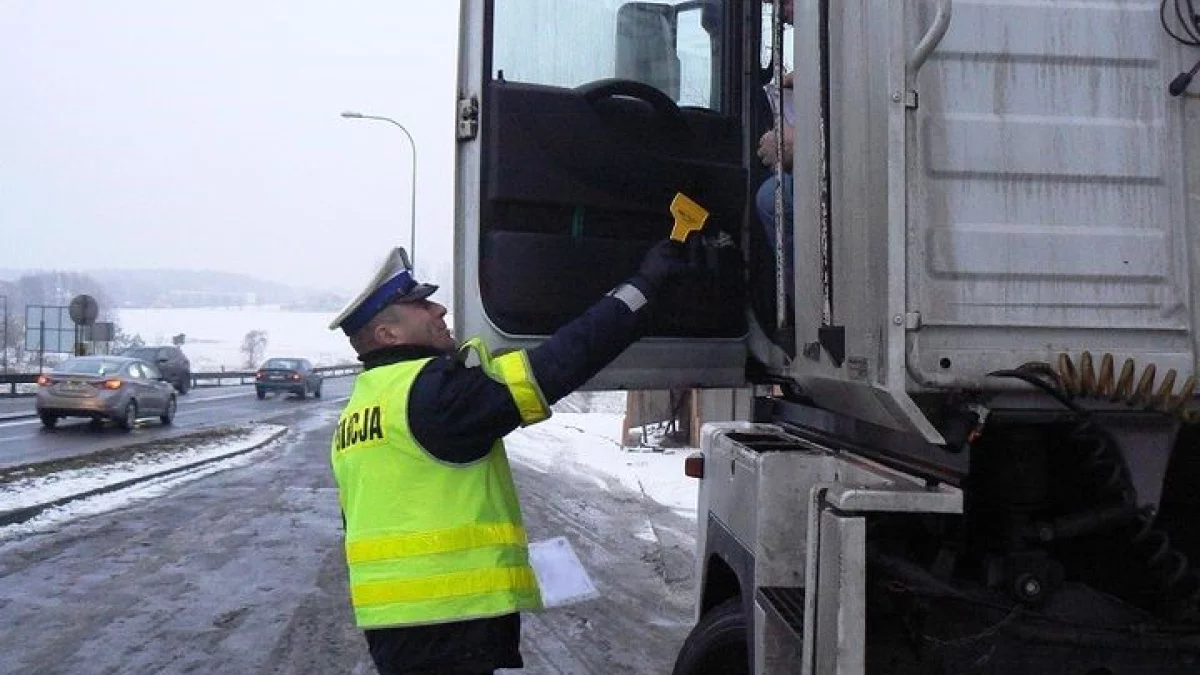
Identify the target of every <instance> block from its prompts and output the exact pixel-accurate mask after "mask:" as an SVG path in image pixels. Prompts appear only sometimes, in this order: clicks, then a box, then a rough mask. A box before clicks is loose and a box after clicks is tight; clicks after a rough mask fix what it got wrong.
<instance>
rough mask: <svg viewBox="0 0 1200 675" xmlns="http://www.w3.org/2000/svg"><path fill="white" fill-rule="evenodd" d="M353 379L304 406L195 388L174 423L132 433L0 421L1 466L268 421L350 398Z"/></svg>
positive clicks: (9, 408) (111, 427) (20, 408)
mask: <svg viewBox="0 0 1200 675" xmlns="http://www.w3.org/2000/svg"><path fill="white" fill-rule="evenodd" d="M353 382H354V378H352V377H338V378H328V379H326V380H325V383H324V384H323V385H322V392H321V393H322V396H323V398H322V399H321V400H319V401H318V400H316V399H313V398H308V399H305V400H303V401H301V400H299V399H298V398H296V397H295V396H290V395H289V396H284V395H268V396H267V398H266V399H265V400H262V401H260V400H258V399H257V398H256V397H255V395H254V386H253V385H244V386H231V387H212V388H206V389H193V390H192V391H190V392H189V393H188V394H187V395H186V396H180V397H179V399H178V401H179V408H178V409H177V412H176V415H175V422H174V424H172V425H171V426H163V425H162V424H161V423H160V422H159V421H158V419H157V418H153V419H146V420H142V421H141V422H139V424H138V426H137V427H136V428H135V429H133V430H132V431H125V430H123V429H120V428H119V427H117V426H116V425H115V424H112V423H108V424H106V425H105V426H104V427H103V428H100V429H96V428H93V427H92V426H91V425H90V423H89V422H88V420H86V419H83V418H68V419H63V420H60V421H59V424H58V426H57V427H56V428H54V429H43V428H42V423H41V421H40V420H38V419H37V418H36V417H24V418H17V419H4V420H0V467H10V466H17V465H21V464H30V463H34V462H42V461H46V460H50V459H63V458H65V457H77V456H80V455H86V454H90V453H93V452H97V451H100V450H106V449H108V448H114V447H119V446H122V445H126V444H128V443H131V442H138V441H147V440H153V439H158V438H169V437H171V436H177V435H180V434H184V433H188V432H191V431H196V430H197V429H202V428H204V427H211V426H219V425H223V424H230V423H235V422H249V421H262V422H269V421H274V420H276V419H280V418H283V417H287V416H289V415H291V414H293V413H295V412H297V411H299V410H310V409H313V408H317V407H320V406H322V405H325V404H330V403H332V404H338V403H340V402H342V401H344V400H345V398H346V397H348V396H349V395H350V387H351V385H352V383H353ZM33 406H34V400H33V398H20V399H8V400H5V401H3V407H2V408H0V414H7V415H13V414H20V413H21V412H26V413H28V414H30V415H32V414H33Z"/></svg>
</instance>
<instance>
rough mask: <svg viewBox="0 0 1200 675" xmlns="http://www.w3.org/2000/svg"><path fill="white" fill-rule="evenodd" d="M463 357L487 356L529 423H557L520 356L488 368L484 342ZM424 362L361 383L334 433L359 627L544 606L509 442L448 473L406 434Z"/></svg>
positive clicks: (379, 370)
mask: <svg viewBox="0 0 1200 675" xmlns="http://www.w3.org/2000/svg"><path fill="white" fill-rule="evenodd" d="M465 349H475V350H477V351H479V352H480V360H481V362H482V365H483V367H484V369H485V370H486V371H487V372H488V374H489V375H491V376H492V377H493V378H495V379H497V380H499V381H502V382H504V383H505V384H506V385H507V386H508V388H509V391H510V392H511V393H512V394H513V396H514V401H516V403H517V407H518V409H519V410H520V411H521V419H522V422H523V423H524V424H531V423H533V422H536V421H540V420H542V419H545V418H546V417H548V416H549V412H550V411H549V407H548V406H547V405H546V403H545V400H544V398H543V397H542V394H541V390H540V388H539V387H538V386H537V383H536V381H535V380H534V379H533V375H532V372H531V371H530V369H529V366H528V360H527V359H526V358H525V353H524V352H513V353H511V354H506V355H504V356H499V357H495V358H492V357H491V356H490V355H489V354H487V350H486V349H485V348H483V347H482V345H481V344H479V343H468V345H467V346H464V350H465ZM428 361H429V359H422V360H418V361H403V362H399V363H395V364H392V365H387V366H379V367H376V368H372V369H371V370H368V371H366V372H364V373H362V374H361V375H359V376H358V378H357V380H356V381H355V383H354V390H353V392H352V393H351V396H350V401H349V402H348V403H347V405H346V408H345V410H344V411H343V412H342V415H341V417H340V418H339V420H338V425H337V428H336V430H335V431H334V438H333V444H332V462H333V472H334V476H335V478H336V479H337V484H338V499H339V501H340V503H341V507H342V512H343V514H344V516H345V520H346V542H345V543H346V562H347V565H348V567H349V570H350V597H351V603H352V605H353V607H354V617H355V621H356V623H357V624H358V626H359V627H361V628H382V627H386V626H407V625H418V624H432V623H442V622H447V621H461V620H465V619H473V618H484V617H492V616H500V615H503V614H509V613H512V612H514V611H520V610H532V609H540V608H541V593H540V591H539V589H538V585H537V579H536V578H535V576H534V573H533V569H532V568H531V567H530V565H529V552H528V542H527V539H526V535H525V529H524V526H523V525H522V522H521V512H520V506H519V504H518V500H517V492H516V486H515V485H514V484H513V480H512V473H511V471H510V469H509V465H508V458H507V456H506V455H505V452H504V444H503V442H502V441H500V440H497V441H496V442H495V443H494V444H493V446H492V449H491V452H489V453H488V454H487V456H485V457H484V458H483V459H480V460H479V461H477V462H473V463H471V464H465V465H464V464H449V463H446V462H442V461H440V460H438V459H436V458H434V457H433V456H432V455H430V454H429V453H428V452H426V451H425V450H424V449H423V448H422V447H421V446H420V445H419V444H418V443H417V441H416V440H415V439H414V438H413V436H412V433H411V431H410V430H409V426H408V415H407V410H408V396H409V392H410V390H411V388H412V384H413V381H414V380H415V379H416V377H417V373H418V372H420V370H421V368H422V367H423V366H424V365H425V364H426V363H427V362H428Z"/></svg>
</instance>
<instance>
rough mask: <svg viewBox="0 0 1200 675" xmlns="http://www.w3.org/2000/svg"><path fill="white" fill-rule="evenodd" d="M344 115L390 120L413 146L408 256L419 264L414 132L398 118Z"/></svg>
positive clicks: (365, 118) (414, 262)
mask: <svg viewBox="0 0 1200 675" xmlns="http://www.w3.org/2000/svg"><path fill="white" fill-rule="evenodd" d="M342 117H344V118H346V119H348V120H378V121H380V122H390V123H391V124H394V125H396V126H397V127H399V129H400V131H403V132H404V137H405V138H407V139H408V144H409V146H410V147H412V198H411V200H410V201H411V202H412V204H411V211H410V213H409V216H408V258H409V260H410V261H411V262H412V265H413V268H414V269H415V268H416V266H417V143H416V141H414V140H413V137H412V134H410V133H408V129H405V128H404V125H403V124H400V123H399V122H397V121H396V120H394V119H392V118H390V117H380V116H378V115H364V114H363V113H360V112H354V111H353V110H347V111H346V112H344V113H342Z"/></svg>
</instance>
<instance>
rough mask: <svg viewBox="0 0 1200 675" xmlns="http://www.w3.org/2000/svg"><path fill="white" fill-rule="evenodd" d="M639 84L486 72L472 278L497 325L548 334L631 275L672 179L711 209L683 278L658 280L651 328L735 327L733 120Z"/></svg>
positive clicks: (657, 229)
mask: <svg viewBox="0 0 1200 675" xmlns="http://www.w3.org/2000/svg"><path fill="white" fill-rule="evenodd" d="M633 84H634V85H636V84H637V83H633ZM650 94H652V92H647V93H646V94H645V95H643V90H642V89H639V88H638V87H637V86H630V85H629V84H628V83H625V82H623V81H602V82H599V83H594V84H592V85H585V86H583V87H579V88H577V89H568V88H562V87H552V86H543V85H531V84H519V83H508V82H503V81H495V82H492V83H491V84H490V86H489V88H488V95H487V96H486V97H485V106H486V107H485V115H484V119H485V124H486V125H487V126H486V134H485V147H484V152H485V153H487V154H489V155H490V157H491V158H493V159H492V161H487V162H485V166H487V167H489V168H488V169H487V171H486V173H485V175H484V176H482V179H483V180H482V183H483V184H482V185H481V188H482V195H483V204H482V209H481V211H482V217H481V222H480V226H481V230H482V235H483V237H482V241H481V246H482V250H481V251H480V254H481V256H480V257H481V261H482V263H481V269H480V287H481V293H482V295H483V303H484V307H485V309H486V311H487V312H488V315H489V316H490V317H491V319H492V320H493V321H494V322H495V323H496V325H497V327H498V328H499V329H500V330H502V331H504V332H507V333H512V334H527V335H544V334H549V333H551V332H553V331H554V330H555V329H556V328H558V327H559V326H561V325H562V324H564V323H566V322H567V321H569V320H570V319H572V318H573V317H575V316H576V315H578V314H579V313H581V312H582V311H584V310H585V309H586V308H587V307H588V306H589V305H591V304H592V303H593V302H595V301H596V300H597V299H598V298H599V297H600V296H602V295H603V294H604V293H605V292H607V291H609V290H610V289H612V288H613V287H614V286H615V285H616V284H618V283H620V282H621V281H623V280H625V279H627V278H628V277H629V276H631V275H632V274H633V273H634V272H636V270H637V267H638V264H639V263H640V261H641V259H642V256H643V255H644V254H645V252H646V251H647V250H648V249H649V248H650V247H651V246H652V245H653V244H654V243H656V242H657V241H659V240H661V239H663V238H664V237H666V236H667V235H668V234H669V233H670V230H671V226H672V223H673V221H672V217H671V215H670V213H669V210H668V207H669V205H670V203H671V200H672V198H673V197H674V196H675V194H676V193H677V192H683V193H684V194H686V195H688V196H689V197H691V198H692V199H694V200H695V201H697V202H698V203H699V204H701V205H702V206H704V208H706V209H708V211H709V213H710V215H709V220H708V223H707V225H706V226H705V229H704V231H703V232H702V233H700V234H698V235H693V236H692V237H691V238H690V240H689V242H688V251H689V256H691V258H692V259H693V260H694V261H695V272H694V274H693V277H692V278H691V279H689V280H688V282H687V283H686V284H684V285H681V286H680V287H679V288H674V289H667V290H666V291H665V292H664V293H663V297H662V298H661V301H660V302H658V303H656V305H657V307H656V308H655V309H654V314H653V315H652V317H651V321H650V327H649V331H648V334H649V335H652V336H680V337H682V336H690V337H738V336H741V335H742V334H744V332H745V317H744V310H743V308H744V294H743V285H744V283H743V276H744V269H743V263H742V260H743V258H742V254H741V252H740V251H739V250H738V249H737V248H735V246H734V243H735V242H740V241H741V240H742V238H741V221H742V218H743V213H744V211H745V206H746V188H745V186H746V173H745V170H744V168H743V167H742V166H741V159H740V158H741V143H742V139H741V128H740V124H739V123H738V121H737V120H736V119H735V118H733V117H727V116H723V115H720V114H717V113H714V112H712V111H709V110H702V109H692V108H682V109H680V108H675V107H674V104H673V103H670V100H669V99H666V100H665V101H664V100H661V99H656V98H655V97H654V96H653V95H650Z"/></svg>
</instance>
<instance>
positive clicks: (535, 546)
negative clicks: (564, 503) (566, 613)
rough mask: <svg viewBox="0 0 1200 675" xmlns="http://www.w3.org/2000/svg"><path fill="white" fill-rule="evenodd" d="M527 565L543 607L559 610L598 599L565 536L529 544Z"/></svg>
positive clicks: (589, 578)
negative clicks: (535, 583) (532, 574)
mask: <svg viewBox="0 0 1200 675" xmlns="http://www.w3.org/2000/svg"><path fill="white" fill-rule="evenodd" d="M529 564H530V565H532V566H533V572H534V574H535V575H536V576H537V580H538V586H540V587H541V589H542V604H543V605H545V606H546V607H561V606H563V605H571V604H575V603H577V602H583V601H584V600H591V599H593V598H598V597H600V592H599V591H597V590H596V587H595V586H594V585H593V584H592V579H591V577H589V576H588V573H587V570H585V569H584V568H583V563H581V562H579V557H578V556H576V555H575V549H573V548H571V542H569V541H567V538H566V537H555V538H553V539H547V540H545V541H537V542H534V543H532V544H530V545H529Z"/></svg>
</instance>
